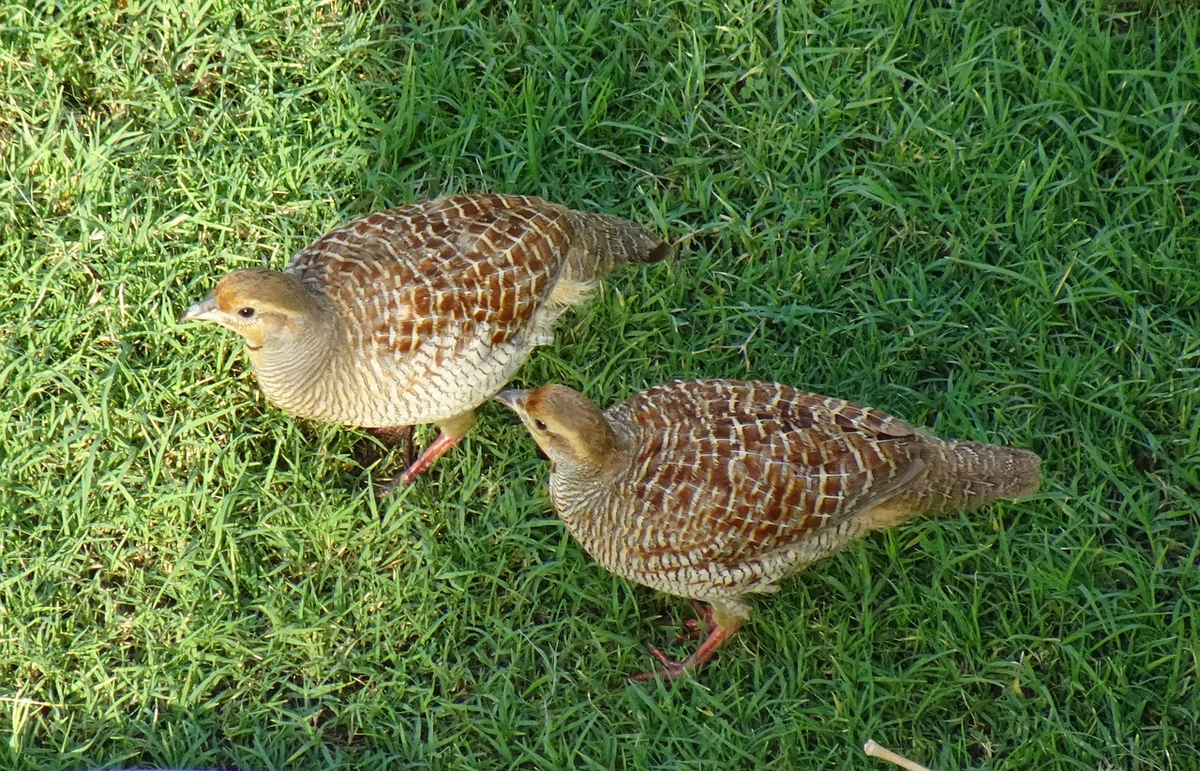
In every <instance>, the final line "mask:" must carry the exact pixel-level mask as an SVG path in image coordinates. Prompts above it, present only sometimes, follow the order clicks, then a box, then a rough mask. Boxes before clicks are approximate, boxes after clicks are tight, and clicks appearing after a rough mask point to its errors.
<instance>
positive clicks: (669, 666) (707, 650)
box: [629, 603, 741, 683]
mask: <svg viewBox="0 0 1200 771" xmlns="http://www.w3.org/2000/svg"><path fill="white" fill-rule="evenodd" d="M696 610H697V611H700V610H701V608H700V607H699V604H698V603H697V608H696ZM703 615H704V618H705V621H706V623H707V625H708V630H709V631H708V637H706V638H705V639H704V642H703V643H701V644H700V647H699V648H698V649H697V650H696V652H695V653H693V654H692V655H691V656H688V657H687V658H686V659H684V660H683V661H677V660H675V659H673V658H671V657H670V656H668V655H667V654H665V653H663V652H662V651H661V650H659V649H658V648H656V647H654V646H653V645H647V646H646V647H647V648H648V649H649V650H650V655H651V656H653V657H654V658H655V660H657V661H658V663H659V664H661V665H662V669H659V670H653V671H650V672H642V673H640V674H636V675H633V676H631V677H630V678H629V681H630V682H632V683H640V682H644V681H646V680H655V679H659V678H663V679H666V680H678V679H679V678H680V677H682V676H683V675H684V673H686V672H690V671H692V670H695V669H698V668H699V667H701V666H702V665H703V664H704V663H705V662H707V661H708V660H709V659H711V658H712V657H713V654H714V653H716V652H717V649H718V648H720V647H721V646H722V645H724V644H725V641H726V640H728V639H729V637H730V635H732V634H733V633H734V632H736V631H737V629H738V627H739V626H741V623H740V620H739V621H738V622H737V623H735V624H732V625H730V626H729V627H728V628H726V627H723V626H720V625H719V624H715V623H713V620H712V608H711V607H707V608H704V609H703ZM693 623H696V622H693Z"/></svg>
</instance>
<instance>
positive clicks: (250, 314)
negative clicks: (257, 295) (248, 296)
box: [238, 308, 254, 319]
mask: <svg viewBox="0 0 1200 771" xmlns="http://www.w3.org/2000/svg"><path fill="white" fill-rule="evenodd" d="M238 315H239V316H241V317H242V318H244V319H252V318H254V309H253V308H239V309H238Z"/></svg>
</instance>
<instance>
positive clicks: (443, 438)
mask: <svg viewBox="0 0 1200 771" xmlns="http://www.w3.org/2000/svg"><path fill="white" fill-rule="evenodd" d="M459 438H460V437H457V436H450V435H449V434H447V433H446V432H444V431H443V432H442V433H441V434H439V435H438V438H437V439H434V440H433V441H432V442H430V443H429V446H428V447H426V448H425V451H424V452H422V453H421V454H420V456H418V457H417V459H416V460H415V461H413V463H412V465H411V466H409V467H408V468H406V469H405V470H404V473H403V474H401V475H400V476H398V477H393V478H392V479H389V480H388V481H387V482H383V483H382V484H380V485H379V488H378V489H377V490H376V491H375V495H376V496H377V497H379V498H383V497H386V496H388V495H390V494H391V493H392V492H394V491H395V490H396V489H398V488H400V487H407V486H408V485H410V484H412V482H413V480H414V479H416V478H417V477H418V476H420V475H421V474H424V473H425V472H426V471H428V470H429V469H430V468H431V467H432V466H433V464H434V463H436V462H437V459H438V458H440V457H442V456H443V455H445V454H446V451H447V450H449V449H450V448H451V447H453V446H454V445H456V444H458V440H459Z"/></svg>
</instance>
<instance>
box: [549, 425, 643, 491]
mask: <svg viewBox="0 0 1200 771" xmlns="http://www.w3.org/2000/svg"><path fill="white" fill-rule="evenodd" d="M598 417H599V420H597V421H596V423H595V424H594V425H593V426H590V427H589V431H588V433H587V435H586V442H581V443H580V444H579V445H577V446H575V447H573V448H572V452H571V453H569V454H565V455H563V456H562V457H560V458H555V459H554V473H555V474H556V475H558V476H560V477H562V478H563V479H564V480H565V481H566V480H569V481H570V482H571V483H572V484H581V483H582V484H583V485H584V486H586V485H588V484H595V483H599V482H602V481H603V480H606V479H608V478H609V477H610V476H612V475H613V474H615V473H616V472H617V471H619V470H620V469H622V468H624V467H626V466H627V465H628V464H629V461H630V455H631V454H632V452H633V438H632V437H630V436H628V435H627V432H626V431H625V430H623V429H624V428H625V426H623V425H620V424H617V425H614V424H613V423H612V422H611V421H610V420H608V418H607V417H604V416H600V415H598Z"/></svg>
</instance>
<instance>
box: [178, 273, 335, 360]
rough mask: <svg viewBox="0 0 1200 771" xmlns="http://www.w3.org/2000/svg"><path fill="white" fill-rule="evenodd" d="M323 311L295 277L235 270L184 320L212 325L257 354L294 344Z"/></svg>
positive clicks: (194, 306) (191, 310)
mask: <svg viewBox="0 0 1200 771" xmlns="http://www.w3.org/2000/svg"><path fill="white" fill-rule="evenodd" d="M320 313H321V309H320V306H318V304H317V303H316V301H315V300H314V299H313V296H312V295H311V294H310V293H309V292H308V291H307V290H305V288H304V287H303V286H302V285H301V284H300V282H299V281H297V280H296V278H295V277H294V276H290V275H288V274H286V273H279V272H278V271H274V270H266V269H264V268H252V269H249V270H235V271H233V272H232V273H230V274H228V275H227V276H225V277H224V278H222V279H221V280H220V282H218V283H217V288H216V289H214V290H213V292H212V294H210V295H209V296H208V297H206V298H204V299H203V300H201V301H200V302H198V303H196V304H195V305H193V306H191V307H190V308H188V309H187V310H186V311H184V313H183V316H182V317H181V318H180V319H179V320H180V321H211V322H213V323H216V324H220V325H221V326H223V327H225V328H226V329H228V330H230V331H231V332H236V333H237V334H239V335H241V336H242V337H244V338H245V339H246V347H247V348H249V349H250V351H251V352H252V353H253V352H257V351H260V350H261V349H263V348H264V347H268V348H270V347H274V346H278V345H287V344H289V343H291V342H294V341H295V340H296V338H297V337H298V336H299V335H300V334H301V333H302V332H303V330H304V329H305V327H306V326H308V325H309V324H310V323H311V322H312V321H313V320H314V318H315V317H316V316H318V315H319V314H320Z"/></svg>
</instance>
